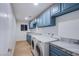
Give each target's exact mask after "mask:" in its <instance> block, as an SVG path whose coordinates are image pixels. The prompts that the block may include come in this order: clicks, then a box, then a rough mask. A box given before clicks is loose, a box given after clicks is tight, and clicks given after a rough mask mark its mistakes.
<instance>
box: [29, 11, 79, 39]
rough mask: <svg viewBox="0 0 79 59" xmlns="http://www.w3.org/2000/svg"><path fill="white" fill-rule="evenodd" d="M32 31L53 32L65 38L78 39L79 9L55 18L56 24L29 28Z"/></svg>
mask: <svg viewBox="0 0 79 59" xmlns="http://www.w3.org/2000/svg"><path fill="white" fill-rule="evenodd" d="M30 31H32V32H37V33H42V34H48V33H50V34H52V33H53V34H55V35H59V36H61V37H65V38H73V39H79V10H78V11H74V12H71V13H68V14H65V15H62V16H60V17H57V18H56V26H52V27H44V28H36V29H31V30H30Z"/></svg>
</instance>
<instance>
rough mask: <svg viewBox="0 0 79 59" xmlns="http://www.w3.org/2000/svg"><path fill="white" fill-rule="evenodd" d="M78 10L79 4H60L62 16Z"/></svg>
mask: <svg viewBox="0 0 79 59" xmlns="http://www.w3.org/2000/svg"><path fill="white" fill-rule="evenodd" d="M75 10H79V3H62V4H61V11H62V13H63V14H65V13H69V12H72V11H75Z"/></svg>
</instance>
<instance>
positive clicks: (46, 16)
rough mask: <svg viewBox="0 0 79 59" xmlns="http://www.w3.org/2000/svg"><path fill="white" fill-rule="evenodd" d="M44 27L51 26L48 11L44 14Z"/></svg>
mask: <svg viewBox="0 0 79 59" xmlns="http://www.w3.org/2000/svg"><path fill="white" fill-rule="evenodd" d="M44 17H45V18H44V20H45V21H44V25H45V26H49V25H51V19H50V18H51V16H50V9H48V10H47V11H46V12H45V14H44Z"/></svg>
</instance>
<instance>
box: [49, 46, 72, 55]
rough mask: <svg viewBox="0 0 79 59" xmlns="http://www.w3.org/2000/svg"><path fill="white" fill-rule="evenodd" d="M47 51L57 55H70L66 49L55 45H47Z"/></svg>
mask: <svg viewBox="0 0 79 59" xmlns="http://www.w3.org/2000/svg"><path fill="white" fill-rule="evenodd" d="M49 53H50V54H53V53H54V54H56V55H58V56H71V54H69V53H67V52H66V51H63V50H62V49H61V48H59V47H55V46H50V47H49Z"/></svg>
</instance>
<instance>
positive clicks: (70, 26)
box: [0, 2, 79, 57]
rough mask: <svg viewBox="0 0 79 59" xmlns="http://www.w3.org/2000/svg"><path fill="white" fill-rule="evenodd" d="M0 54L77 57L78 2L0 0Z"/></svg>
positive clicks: (78, 47)
mask: <svg viewBox="0 0 79 59" xmlns="http://www.w3.org/2000/svg"><path fill="white" fill-rule="evenodd" d="M0 56H49V57H50V56H52V57H53V56H79V3H63V2H62V3H61V2H59V3H53V2H52V3H44V2H43V3H0Z"/></svg>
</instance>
